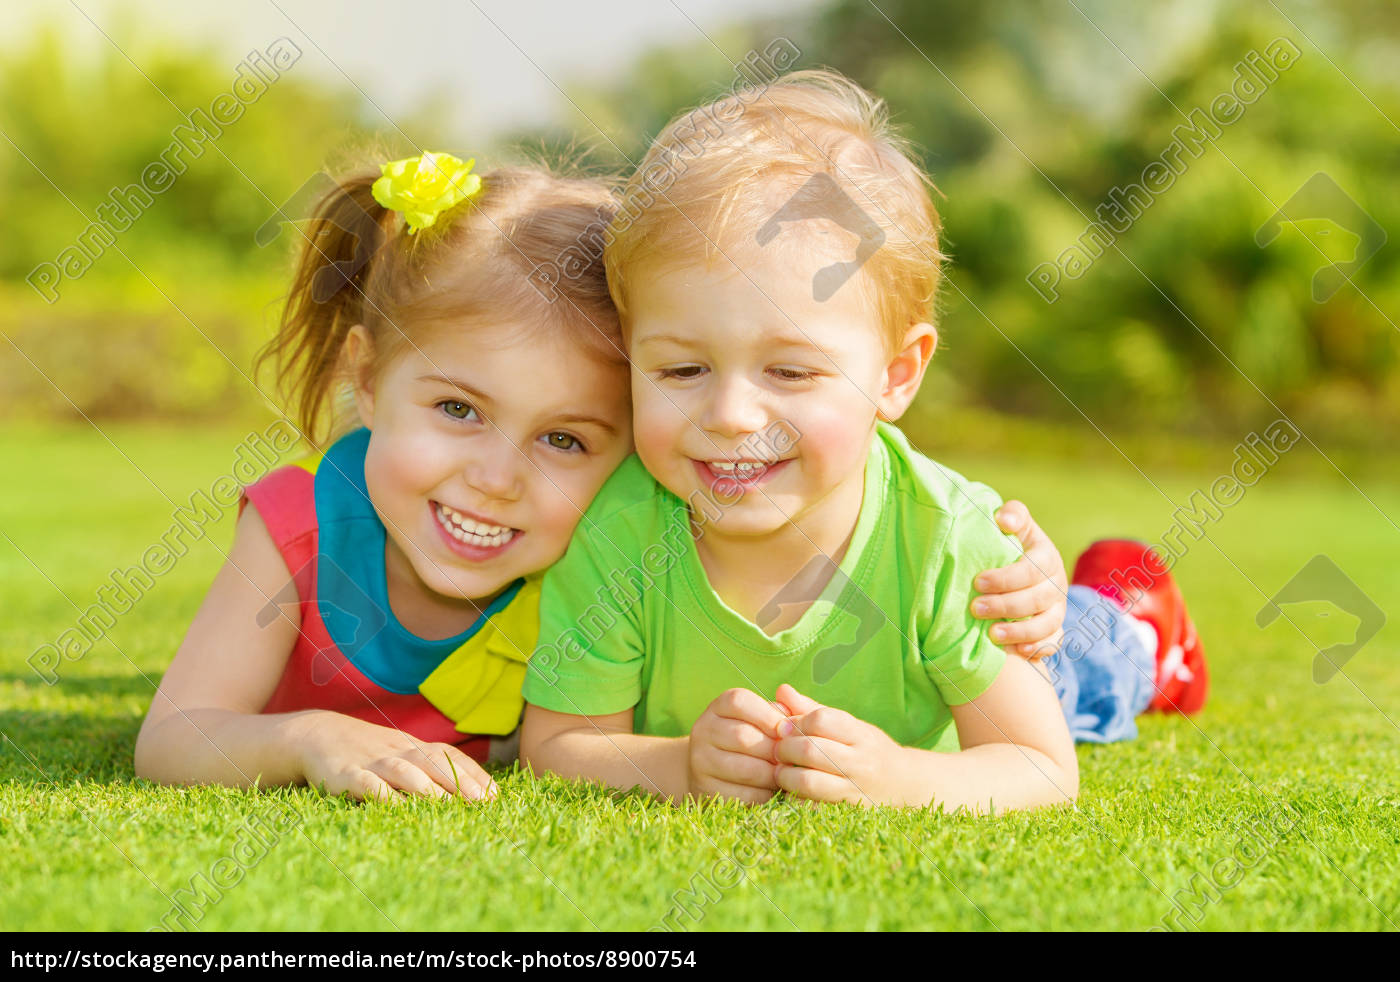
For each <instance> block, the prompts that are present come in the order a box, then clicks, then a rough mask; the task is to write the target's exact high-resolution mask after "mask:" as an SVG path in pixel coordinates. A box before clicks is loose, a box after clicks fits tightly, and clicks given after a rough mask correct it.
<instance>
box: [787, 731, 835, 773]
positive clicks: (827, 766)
mask: <svg viewBox="0 0 1400 982" xmlns="http://www.w3.org/2000/svg"><path fill="white" fill-rule="evenodd" d="M850 753H851V748H850V746H849V745H847V744H844V743H838V742H837V741H835V740H831V739H828V738H827V737H819V736H801V735H798V734H794V735H793V736H789V737H784V738H783V739H781V740H779V741H778V746H777V757H778V763H780V764H792V765H795V766H797V767H811V768H814V769H816V770H819V771H826V772H827V773H828V774H836V775H839V776H842V777H844V776H845V775H846V771H847V766H848V764H849V762H850Z"/></svg>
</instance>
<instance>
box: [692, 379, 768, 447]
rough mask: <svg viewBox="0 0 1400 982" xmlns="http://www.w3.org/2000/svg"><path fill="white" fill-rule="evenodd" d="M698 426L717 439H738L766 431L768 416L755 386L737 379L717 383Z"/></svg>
mask: <svg viewBox="0 0 1400 982" xmlns="http://www.w3.org/2000/svg"><path fill="white" fill-rule="evenodd" d="M696 422H697V423H699V424H700V426H701V427H702V428H703V429H705V430H706V431H707V432H710V433H713V434H715V435H716V436H722V437H727V438H734V437H741V436H746V435H748V434H749V433H756V432H758V431H759V430H761V429H763V427H764V426H765V425H766V424H767V422H768V412H767V410H766V409H765V408H764V407H763V404H762V400H761V398H760V393H759V392H758V391H756V390H755V388H754V386H752V385H750V384H749V383H748V382H747V381H745V380H744V379H739V378H736V379H729V380H725V381H720V382H718V383H716V385H715V386H714V388H713V390H712V392H711V395H710V398H709V399H708V400H707V401H706V403H705V407H704V411H703V412H702V414H701V418H700V419H698V420H696Z"/></svg>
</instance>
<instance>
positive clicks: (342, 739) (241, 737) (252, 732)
mask: <svg viewBox="0 0 1400 982" xmlns="http://www.w3.org/2000/svg"><path fill="white" fill-rule="evenodd" d="M290 579H291V574H290V572H289V571H288V569H287V565H286V563H285V562H284V561H283V559H282V556H281V553H279V552H278V551H277V547H276V546H275V545H274V544H273V541H272V537H271V536H270V535H269V534H268V531H267V526H266V525H265V524H264V523H263V520H262V517H261V516H260V515H259V514H258V512H257V508H256V507H254V506H250V507H247V508H245V509H244V510H243V514H242V516H240V518H239V520H238V527H237V530H236V531H235V533H234V542H233V547H232V548H231V549H230V550H229V558H228V561H227V562H226V563H225V564H224V567H223V568H222V569H221V570H220V571H219V573H218V575H217V576H216V577H215V579H214V584H213V586H211V587H210V589H209V593H208V595H207V596H206V597H205V599H204V603H203V604H202V605H201V606H200V609H199V612H198V613H197V614H196V615H195V618H194V622H193V623H192V624H191V625H190V629H189V632H188V633H187V634H186V636H185V640H184V641H183V642H182V643H181V645H180V649H179V651H178V652H176V655H175V660H174V661H173V662H172V663H171V666H170V668H169V670H168V671H167V672H166V674H165V677H164V678H163V679H162V680H161V683H160V687H159V689H158V690H157V691H156V695H155V698H154V700H153V701H152V703H151V708H150V711H149V712H148V713H147V714H146V720H145V722H144V723H143V724H142V725H141V732H140V734H139V735H138V736H137V738H136V761H135V763H136V773H137V775H138V776H140V777H144V778H147V779H149V780H152V781H158V782H160V783H163V784H224V785H231V786H234V787H249V786H252V785H253V784H255V783H257V784H262V785H284V784H304V783H310V784H313V785H318V786H323V787H324V788H325V789H326V791H327V792H328V793H330V794H340V793H341V792H346V791H348V792H350V793H351V794H353V795H355V796H356V797H360V798H365V797H380V798H389V797H392V796H394V794H395V790H396V789H398V790H403V791H408V792H411V793H417V794H424V795H428V796H432V797H442V796H446V795H447V794H448V793H449V791H451V790H457V781H458V778H460V785H461V787H460V793H462V794H463V795H464V796H467V797H482V796H484V795H486V794H488V793H490V792H491V788H492V785H491V783H490V778H489V777H487V776H486V774H485V773H484V772H483V771H482V770H481V768H480V766H478V765H477V764H476V762H475V761H473V760H471V758H469V757H467V756H466V755H465V754H463V753H462V752H461V751H460V750H458V749H457V748H455V747H450V746H447V745H446V744H432V743H423V742H421V741H415V740H413V739H412V738H411V737H409V736H408V735H406V734H404V733H402V732H400V731H398V730H395V729H392V728H389V727H383V726H376V725H374V724H373V723H367V722H364V721H363V720H358V719H353V718H351V717H349V716H345V715H343V714H340V713H333V712H329V711H322V710H307V711H303V712H297V713H280V714H273V715H262V714H260V713H259V710H260V709H261V708H262V707H263V706H264V705H266V703H267V700H268V698H269V697H270V696H271V694H272V691H273V689H274V688H275V687H276V686H277V682H278V680H279V679H280V678H281V676H282V672H283V670H284V669H285V668H286V664H287V659H288V657H289V656H290V654H291V651H292V648H293V647H294V646H295V644H296V641H297V636H298V632H299V630H300V626H301V625H300V623H299V619H298V612H297V609H296V606H295V605H293V604H285V605H282V606H280V607H279V608H277V609H278V611H279V615H278V616H276V617H273V618H271V620H270V622H268V623H266V626H260V625H259V623H258V617H259V614H260V612H263V611H264V610H266V609H267V608H268V605H269V603H271V602H272V601H271V599H270V598H274V597H277V596H278V594H279V593H280V592H281V591H282V590H283V589H284V588H285V587H286V585H287V583H288V582H289V581H290ZM263 620H264V621H268V618H267V617H266V616H264V618H263ZM453 768H455V769H456V772H457V774H456V776H454V775H453V774H452V770H453Z"/></svg>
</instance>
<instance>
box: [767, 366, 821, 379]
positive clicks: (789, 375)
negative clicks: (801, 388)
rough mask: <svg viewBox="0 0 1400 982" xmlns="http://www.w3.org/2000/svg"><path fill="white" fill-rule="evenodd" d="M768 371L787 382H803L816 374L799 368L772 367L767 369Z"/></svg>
mask: <svg viewBox="0 0 1400 982" xmlns="http://www.w3.org/2000/svg"><path fill="white" fill-rule="evenodd" d="M769 371H771V372H772V373H773V374H774V375H776V376H778V378H780V379H783V380H784V381H787V382H805V381H806V380H807V379H809V378H812V377H813V376H814V375H815V374H816V373H815V372H808V371H804V370H803V369H800V368H773V369H769Z"/></svg>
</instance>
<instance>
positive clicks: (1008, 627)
mask: <svg viewBox="0 0 1400 982" xmlns="http://www.w3.org/2000/svg"><path fill="white" fill-rule="evenodd" d="M1064 621H1065V609H1064V607H1063V606H1060V607H1058V608H1057V609H1055V610H1047V611H1045V612H1043V613H1040V614H1036V615H1035V616H1034V617H1028V618H1026V619H1025V620H1023V621H1003V622H1002V623H1000V624H993V625H992V628H991V631H990V634H991V637H992V640H993V641H995V642H996V643H997V644H1003V645H1004V644H1026V643H1029V642H1033V641H1045V640H1047V639H1049V638H1051V637H1052V636H1053V635H1054V634H1055V633H1056V632H1057V631H1059V630H1060V627H1061V625H1063V624H1064Z"/></svg>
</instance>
